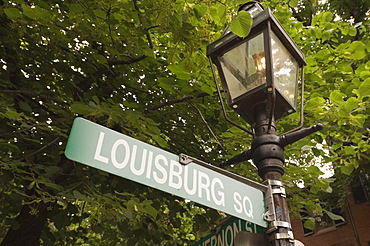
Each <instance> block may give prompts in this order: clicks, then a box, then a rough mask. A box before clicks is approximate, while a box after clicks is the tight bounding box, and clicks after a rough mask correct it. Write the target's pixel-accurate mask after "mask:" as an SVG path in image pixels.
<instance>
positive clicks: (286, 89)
mask: <svg viewBox="0 0 370 246" xmlns="http://www.w3.org/2000/svg"><path fill="white" fill-rule="evenodd" d="M271 38H272V40H271V46H272V48H271V50H272V63H273V73H274V79H275V87H276V89H278V90H279V91H280V94H282V95H284V96H285V98H286V99H287V100H288V101H289V103H290V104H291V105H292V106H294V107H295V106H296V105H295V104H296V91H297V81H298V72H299V66H298V62H297V61H296V59H295V58H294V57H293V56H292V55H291V54H290V53H289V51H288V50H287V49H286V48H285V46H284V45H283V44H282V42H281V41H280V39H279V38H278V37H277V36H276V35H275V34H274V33H272V35H271Z"/></svg>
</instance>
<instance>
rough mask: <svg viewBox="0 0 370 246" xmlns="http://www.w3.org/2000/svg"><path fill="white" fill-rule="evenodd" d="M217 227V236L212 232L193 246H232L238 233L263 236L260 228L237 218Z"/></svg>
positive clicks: (262, 230)
mask: <svg viewBox="0 0 370 246" xmlns="http://www.w3.org/2000/svg"><path fill="white" fill-rule="evenodd" d="M219 227H220V228H218V229H219V230H217V231H218V232H217V234H216V233H215V232H212V233H210V234H208V235H207V236H206V237H204V238H202V239H201V240H199V241H198V242H196V243H195V244H193V246H234V245H235V237H236V235H237V234H238V233H239V232H242V231H244V232H251V233H258V234H265V232H264V229H263V228H262V227H261V226H258V225H256V224H253V223H251V222H248V221H244V220H241V219H238V218H233V219H229V220H227V221H225V223H223V224H221V225H220V226H219Z"/></svg>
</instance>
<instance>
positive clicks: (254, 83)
mask: <svg viewBox="0 0 370 246" xmlns="http://www.w3.org/2000/svg"><path fill="white" fill-rule="evenodd" d="M207 56H208V57H209V58H210V60H211V61H212V63H214V64H215V65H216V66H217V69H218V73H219V76H220V78H221V82H222V88H223V91H224V92H225V95H226V99H227V102H228V104H229V105H230V106H231V107H232V108H233V109H234V110H235V111H236V112H237V113H238V114H239V115H240V116H241V117H242V118H244V119H245V120H246V121H247V122H248V123H249V124H251V125H253V123H254V122H255V120H254V113H255V112H254V111H253V110H254V107H255V106H256V105H258V104H261V103H263V104H265V105H266V108H269V110H274V111H273V112H272V111H268V112H267V113H269V112H271V113H272V114H273V117H274V119H275V120H278V119H280V118H282V117H284V116H286V115H287V114H291V113H293V112H295V111H296V105H297V94H298V93H297V92H298V76H299V71H300V68H302V67H303V66H304V65H305V64H306V62H305V59H304V55H303V54H302V52H301V51H300V50H299V49H298V47H297V46H296V44H295V43H294V42H293V40H292V39H291V38H290V37H289V35H288V34H287V32H286V31H285V30H284V28H283V27H282V26H281V24H280V23H279V22H278V20H277V19H276V18H275V16H274V15H273V14H272V12H271V10H269V9H265V10H263V11H262V12H260V13H258V14H257V15H256V16H255V17H254V19H253V24H252V28H251V32H250V34H249V35H248V36H247V37H245V38H241V37H238V36H236V35H235V34H233V33H231V32H230V33H227V34H226V35H224V36H221V38H220V39H218V40H216V41H215V42H213V43H211V44H210V45H208V46H207ZM271 102H272V103H273V104H274V105H273V106H271V105H268V104H271Z"/></svg>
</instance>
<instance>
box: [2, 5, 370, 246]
mask: <svg viewBox="0 0 370 246" xmlns="http://www.w3.org/2000/svg"><path fill="white" fill-rule="evenodd" d="M243 2H244V1H239V0H233V1H227V3H226V1H213V0H207V1H202V3H199V2H198V1H191V0H187V1H184V0H182V1H170V0H150V1H138V0H132V1H129V0H117V1H106V0H93V1H89V2H88V3H83V2H82V1H75V0H65V1H41V0H35V1H27V0H13V1H0V18H1V22H0V23H1V24H0V34H1V38H0V63H1V68H0V71H1V72H0V82H1V83H0V120H1V123H2V128H1V129H0V136H1V139H0V155H1V158H0V168H1V169H0V180H1V182H0V190H1V193H2V196H1V198H0V206H1V210H0V225H1V226H0V237H1V238H3V243H2V245H21V244H22V243H23V242H25V241H28V242H29V243H30V245H38V243H39V242H41V243H42V244H43V245H50V244H52V243H53V244H55V245H69V244H72V243H73V244H74V245H135V244H138V245H189V244H191V242H194V241H196V240H198V239H199V238H200V237H202V236H203V235H205V234H207V233H208V232H209V231H210V227H213V225H215V224H217V221H218V219H220V218H221V217H222V216H223V215H222V214H220V213H218V212H216V211H214V210H211V209H208V208H205V207H202V206H200V205H198V204H194V203H192V202H185V201H183V200H181V199H178V198H176V197H173V196H171V195H168V194H164V193H163V192H160V191H157V190H152V189H150V188H148V187H144V186H142V185H140V184H137V183H134V182H131V181H127V180H123V179H121V178H118V177H116V176H112V175H109V174H107V173H103V172H100V171H97V170H94V169H92V168H89V167H86V166H83V165H80V164H78V163H73V162H71V161H69V160H67V159H66V158H65V157H64V155H63V151H64V148H65V144H66V140H67V137H68V134H69V130H70V127H71V123H72V121H73V119H74V118H75V117H76V116H83V117H85V118H87V119H89V120H92V121H94V122H97V123H99V124H101V125H105V126H107V127H110V128H112V129H114V130H116V131H119V132H122V133H124V134H126V135H129V136H132V137H134V138H136V139H139V140H141V141H144V142H147V143H149V144H152V145H156V146H158V147H160V148H163V149H166V150H168V151H170V152H172V153H186V154H189V155H191V156H195V157H197V158H199V159H203V160H204V161H207V162H209V163H213V164H218V163H220V162H221V161H222V160H224V159H227V158H230V157H232V156H235V155H236V154H239V153H240V152H242V151H244V150H246V149H248V148H249V145H250V144H249V143H250V142H251V139H250V138H249V137H248V136H247V135H246V134H244V133H243V132H241V130H239V129H237V128H235V127H232V126H230V125H228V124H227V123H226V122H225V120H224V119H223V116H222V113H221V110H220V107H219V104H218V100H217V97H216V96H215V95H214V82H213V81H212V79H211V78H212V76H211V73H210V69H209V63H208V60H207V58H206V57H205V46H206V45H207V44H209V43H210V42H211V41H213V40H215V39H217V38H218V37H219V35H220V33H221V31H222V30H223V28H224V27H225V24H227V23H230V22H233V25H234V26H235V25H236V26H238V25H241V26H243V27H245V26H248V25H249V24H250V16H249V15H246V13H240V14H239V15H237V14H236V13H235V9H236V6H237V4H240V3H243ZM313 2H315V4H313V5H310V6H312V8H308V7H304V6H308V5H305V1H302V2H301V1H296V0H291V1H284V2H281V1H264V2H263V5H264V6H265V7H271V8H272V9H273V10H274V12H275V14H276V16H277V18H278V19H279V20H280V21H281V23H282V24H283V25H284V27H285V28H286V30H288V31H289V33H290V35H291V36H292V38H293V39H294V40H295V41H296V42H297V44H298V45H299V47H300V48H301V49H302V50H303V53H304V54H306V56H307V57H306V58H307V66H306V71H305V77H306V82H305V83H306V92H305V98H306V103H305V105H306V106H305V120H306V124H307V125H308V126H309V125H313V124H316V123H317V121H320V122H321V123H323V124H324V125H325V131H324V132H321V133H317V134H316V135H313V136H312V139H304V140H301V141H300V142H298V143H296V144H294V145H292V146H290V147H287V148H286V155H287V156H289V157H290V159H289V161H288V162H287V166H286V167H287V168H286V175H285V176H284V177H285V180H286V182H287V183H288V185H289V187H290V188H289V190H288V193H290V194H292V195H293V196H292V197H291V198H290V202H291V207H292V214H296V215H297V214H298V213H299V212H300V211H314V213H313V214H320V213H322V210H321V207H320V203H319V201H318V200H317V199H316V200H315V194H317V193H318V191H319V190H321V191H331V189H330V182H331V181H332V180H329V179H322V178H319V177H318V176H319V175H321V174H322V172H321V171H320V170H319V169H318V168H316V167H315V166H313V165H312V164H313V163H315V162H318V158H319V157H321V159H320V160H319V162H331V163H332V164H333V166H334V168H335V169H336V170H337V171H338V172H342V173H343V174H350V173H351V172H352V171H353V170H355V169H356V168H357V167H358V166H359V165H360V164H361V163H365V162H368V160H369V147H368V146H369V117H368V115H369V100H368V99H369V96H370V94H369V91H370V90H369V87H370V74H369V72H368V70H369V67H370V61H369V60H370V59H369V58H370V57H369V53H370V50H369V47H370V45H369V41H368V40H369V37H368V35H369V34H368V33H369V14H368V10H367V9H366V8H368V7H366V6H367V5H366V1H363V3H364V5H361V11H363V12H361V13H365V14H362V15H359V16H356V17H354V19H355V20H354V21H353V20H352V19H351V17H349V16H351V15H348V13H349V12H348V11H347V10H342V9H341V7H340V6H339V5H332V6H331V5H325V6H322V5H320V3H319V2H318V1H313ZM329 2H330V1H329ZM340 2H341V3H342V2H344V1H340ZM341 6H342V5H341ZM331 8H333V9H335V10H336V11H335V12H333V11H327V10H331ZM319 10H320V11H319ZM364 11H365V12H364ZM333 13H335V14H333ZM291 16H292V18H289V17H291ZM293 16H294V17H295V18H293ZM336 18H339V19H341V20H342V21H333V20H334V19H336ZM359 18H360V19H359ZM233 31H235V32H236V33H238V34H239V35H240V36H243V35H246V34H245V33H244V34H243V33H239V31H245V29H244V28H241V27H240V26H239V27H236V29H234V30H233ZM228 110H230V112H229V115H230V117H231V118H232V119H233V120H234V121H238V122H240V124H244V123H243V122H242V121H241V120H240V118H239V117H238V116H236V115H235V113H233V112H232V110H231V109H228ZM298 118H299V116H298V115H291V116H290V117H288V118H286V119H283V120H281V121H280V122H278V125H277V127H278V132H280V133H283V132H285V131H287V130H289V129H291V128H292V126H293V125H297V122H298ZM318 146H322V147H321V148H319V147H318ZM230 170H231V171H234V172H237V173H239V174H240V175H243V176H246V177H248V178H251V179H254V180H259V178H258V177H257V172H256V168H255V167H254V166H253V165H252V164H250V163H249V162H247V163H243V164H240V165H238V166H235V167H230ZM297 181H303V182H304V183H305V185H307V186H310V187H311V188H310V192H303V191H302V190H301V189H300V188H298V187H297ZM9 242H10V243H9Z"/></svg>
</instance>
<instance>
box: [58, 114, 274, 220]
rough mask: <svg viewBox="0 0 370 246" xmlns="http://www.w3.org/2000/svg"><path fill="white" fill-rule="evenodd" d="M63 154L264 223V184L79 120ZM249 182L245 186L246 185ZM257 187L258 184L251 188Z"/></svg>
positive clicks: (118, 174)
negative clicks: (183, 159)
mask: <svg viewBox="0 0 370 246" xmlns="http://www.w3.org/2000/svg"><path fill="white" fill-rule="evenodd" d="M65 155H66V156H67V158H69V159H71V160H74V161H77V162H80V163H83V164H86V165H89V166H91V167H94V168H97V169H100V170H103V171H106V172H108V173H111V174H115V175H117V176H120V177H123V178H126V179H130V180H133V181H135V182H138V183H141V184H144V185H147V186H150V187H153V188H156V189H159V190H162V191H165V192H168V193H170V194H174V195H176V196H180V197H182V198H185V199H189V200H192V201H194V202H197V203H200V204H202V205H205V206H207V207H210V208H213V209H217V210H219V211H222V212H225V213H227V214H229V215H233V216H235V217H237V218H241V219H244V220H247V221H250V222H252V223H255V224H257V225H260V226H262V227H267V223H266V221H264V220H263V217H262V215H263V214H264V213H265V203H264V194H263V191H262V190H263V188H264V186H263V185H259V184H258V183H254V182H253V181H250V180H248V179H245V178H243V177H241V176H238V175H235V174H233V173H230V172H227V171H225V170H223V169H220V168H217V167H215V166H212V165H210V164H206V165H205V164H204V163H203V164H202V165H199V163H198V164H197V163H194V162H190V163H189V164H187V165H182V164H180V162H179V156H178V155H175V154H172V153H170V152H167V151H164V150H162V149H159V148H157V147H154V146H152V145H149V144H146V143H144V142H141V141H138V140H136V139H133V138H131V137H129V136H126V135H124V134H121V133H118V132H116V131H113V130H111V129H109V128H106V127H103V126H100V125H98V124H95V123H93V122H90V121H88V120H85V119H83V118H76V119H75V121H74V123H73V126H72V130H71V133H70V136H69V139H68V143H67V147H66V151H65ZM251 183H252V184H253V185H252V186H251V185H248V184H251ZM256 187H257V188H256Z"/></svg>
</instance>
